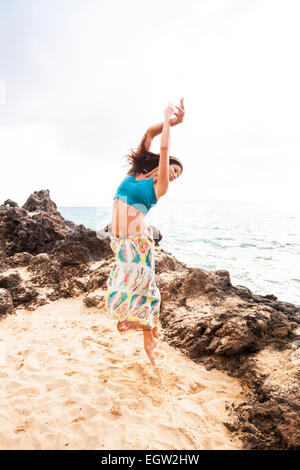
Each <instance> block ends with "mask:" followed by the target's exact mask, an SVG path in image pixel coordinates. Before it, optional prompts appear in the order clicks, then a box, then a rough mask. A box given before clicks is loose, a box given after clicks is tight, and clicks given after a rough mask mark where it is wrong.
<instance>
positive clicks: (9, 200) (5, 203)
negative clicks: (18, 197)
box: [4, 199, 19, 207]
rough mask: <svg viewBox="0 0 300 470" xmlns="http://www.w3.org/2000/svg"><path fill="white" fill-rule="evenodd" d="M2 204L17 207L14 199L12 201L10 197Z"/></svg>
mask: <svg viewBox="0 0 300 470" xmlns="http://www.w3.org/2000/svg"><path fill="white" fill-rule="evenodd" d="M4 205H5V206H10V207H19V205H18V204H17V203H16V202H15V201H12V200H11V199H6V201H4Z"/></svg>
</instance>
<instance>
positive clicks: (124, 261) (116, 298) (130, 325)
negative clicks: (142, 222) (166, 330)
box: [105, 226, 161, 334]
mask: <svg viewBox="0 0 300 470" xmlns="http://www.w3.org/2000/svg"><path fill="white" fill-rule="evenodd" d="M110 240H111V242H110V247H111V249H112V251H113V253H114V255H115V262H114V264H113V267H112V269H111V271H110V273H109V275H108V279H107V290H106V295H105V307H106V310H107V312H108V313H109V314H110V316H111V317H113V318H114V319H116V320H118V323H117V329H118V331H119V333H120V334H124V333H125V332H126V331H138V330H143V329H152V328H154V327H156V326H158V321H159V310H160V302H161V297H160V292H159V289H158V287H157V286H156V284H155V258H154V246H155V242H154V239H153V232H152V229H151V227H150V226H148V227H147V229H146V230H145V232H143V233H139V234H134V235H125V236H124V237H116V236H115V235H114V234H112V235H111V237H110Z"/></svg>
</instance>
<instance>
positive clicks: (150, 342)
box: [144, 329, 158, 366]
mask: <svg viewBox="0 0 300 470" xmlns="http://www.w3.org/2000/svg"><path fill="white" fill-rule="evenodd" d="M157 343H158V340H157V338H155V337H154V336H153V334H152V329H151V330H144V348H145V351H146V354H147V356H148V357H149V359H150V361H151V362H152V364H153V365H154V366H155V358H154V348H155V347H156V346H157Z"/></svg>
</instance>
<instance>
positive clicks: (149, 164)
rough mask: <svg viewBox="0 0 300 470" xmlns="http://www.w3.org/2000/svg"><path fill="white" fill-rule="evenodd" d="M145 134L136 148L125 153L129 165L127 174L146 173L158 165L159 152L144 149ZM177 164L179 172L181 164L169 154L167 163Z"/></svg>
mask: <svg viewBox="0 0 300 470" xmlns="http://www.w3.org/2000/svg"><path fill="white" fill-rule="evenodd" d="M145 140H146V134H145V136H144V138H143V140H142V142H141V145H140V146H139V147H138V148H137V149H136V150H134V149H131V152H130V154H129V155H125V158H126V160H127V163H128V164H129V165H130V168H129V170H128V172H127V175H136V174H138V173H144V174H145V173H148V172H149V171H151V170H153V169H154V168H156V167H157V166H158V165H159V159H160V154H159V153H153V152H150V151H149V150H147V149H146V147H145ZM172 163H173V164H175V165H179V166H180V167H181V172H182V171H183V166H182V163H181V161H180V160H178V158H176V157H172V156H171V155H170V156H169V164H172Z"/></svg>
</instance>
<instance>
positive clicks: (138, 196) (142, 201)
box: [114, 175, 157, 214]
mask: <svg viewBox="0 0 300 470" xmlns="http://www.w3.org/2000/svg"><path fill="white" fill-rule="evenodd" d="M114 199H121V201H123V202H126V203H127V204H129V205H130V206H134V207H135V209H137V210H139V211H141V212H143V213H144V214H147V213H148V212H149V210H150V209H151V207H152V206H155V204H157V198H156V194H155V190H154V185H153V176H152V177H151V178H149V179H141V180H138V181H136V179H135V176H133V175H131V176H126V177H125V178H124V179H123V181H122V182H121V184H120V185H119V187H118V189H117V192H116V194H115V197H114Z"/></svg>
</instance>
